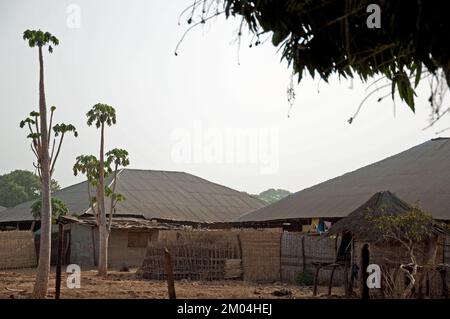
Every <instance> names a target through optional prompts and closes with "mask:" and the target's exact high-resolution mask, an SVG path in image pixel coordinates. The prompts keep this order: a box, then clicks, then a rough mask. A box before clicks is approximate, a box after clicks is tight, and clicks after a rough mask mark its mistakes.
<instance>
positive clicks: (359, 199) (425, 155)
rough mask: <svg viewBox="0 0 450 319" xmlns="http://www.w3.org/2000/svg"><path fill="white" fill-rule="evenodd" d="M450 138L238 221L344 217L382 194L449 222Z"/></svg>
mask: <svg viewBox="0 0 450 319" xmlns="http://www.w3.org/2000/svg"><path fill="white" fill-rule="evenodd" d="M449 158H450V139H449V138H438V139H433V140H430V141H428V142H425V143H422V144H420V145H417V146H415V147H413V148H410V149H409V150H406V151H404V152H402V153H400V154H397V155H394V156H391V157H388V158H386V159H384V160H382V161H379V162H376V163H374V164H371V165H368V166H365V167H362V168H360V169H358V170H356V171H353V172H350V173H347V174H344V175H342V176H339V177H336V178H333V179H330V180H328V181H326V182H323V183H320V184H317V185H315V186H312V187H310V188H307V189H304V190H301V191H299V192H297V193H294V194H291V195H289V196H287V197H285V198H283V199H282V200H280V201H278V202H275V203H273V204H271V205H268V206H265V207H263V208H260V209H258V210H255V211H253V212H250V213H248V214H245V215H242V216H240V217H239V218H238V219H237V220H236V221H239V222H245V221H271V220H286V219H302V218H321V217H322V218H341V217H344V216H347V214H348V213H349V212H352V211H354V210H355V209H357V208H358V206H359V205H361V203H363V202H364V201H366V200H367V199H368V198H370V196H372V195H373V194H375V193H376V192H379V191H380V190H386V189H388V190H390V191H392V192H394V193H395V194H397V195H398V196H399V197H400V198H402V199H404V200H406V201H408V202H409V203H416V202H419V203H420V206H421V207H422V208H423V209H424V210H425V211H426V212H427V213H429V214H431V215H432V216H433V218H435V219H438V220H450V209H449V207H450V187H448V185H449V181H450V160H449Z"/></svg>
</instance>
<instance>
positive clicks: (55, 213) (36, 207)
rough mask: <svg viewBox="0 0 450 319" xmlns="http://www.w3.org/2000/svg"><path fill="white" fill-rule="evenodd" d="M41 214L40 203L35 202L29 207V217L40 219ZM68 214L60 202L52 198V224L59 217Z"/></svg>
mask: <svg viewBox="0 0 450 319" xmlns="http://www.w3.org/2000/svg"><path fill="white" fill-rule="evenodd" d="M41 212H42V201H40V200H37V201H35V202H34V203H33V205H31V215H33V217H34V218H35V219H40V218H41ZM68 212H69V209H68V208H67V206H66V204H65V203H64V202H63V201H62V200H60V199H58V198H56V197H52V224H55V223H56V221H57V220H58V218H59V217H60V216H65V215H66V214H67V213H68Z"/></svg>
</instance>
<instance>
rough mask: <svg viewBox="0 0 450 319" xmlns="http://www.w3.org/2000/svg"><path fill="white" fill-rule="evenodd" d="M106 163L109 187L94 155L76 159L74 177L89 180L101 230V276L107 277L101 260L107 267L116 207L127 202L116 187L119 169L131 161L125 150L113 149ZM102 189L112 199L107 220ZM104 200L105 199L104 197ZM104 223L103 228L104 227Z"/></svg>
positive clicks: (93, 208) (89, 195)
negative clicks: (102, 182) (102, 232)
mask: <svg viewBox="0 0 450 319" xmlns="http://www.w3.org/2000/svg"><path fill="white" fill-rule="evenodd" d="M105 155H106V161H105V163H104V167H103V168H104V169H103V174H102V175H103V179H102V180H103V181H104V180H105V178H107V177H109V176H110V175H111V174H112V181H111V182H110V183H109V184H108V185H104V184H103V185H102V184H101V183H100V180H101V178H100V176H101V175H100V161H99V160H98V159H97V158H96V157H95V156H94V155H80V156H78V157H77V158H76V162H75V165H74V167H73V171H74V175H75V176H76V175H78V173H82V174H84V175H86V178H87V185H88V186H87V188H88V198H89V203H90V208H91V211H92V213H93V215H94V217H95V219H96V223H97V227H98V228H99V250H100V252H99V256H98V258H99V261H98V265H99V275H103V276H104V275H106V274H107V268H106V273H104V272H102V270H103V269H101V268H100V264H101V258H106V260H104V261H103V264H102V265H105V266H106V267H107V265H108V264H107V261H108V260H107V258H108V254H107V249H108V240H109V235H110V233H111V225H112V218H113V216H114V214H115V209H116V205H117V203H118V202H121V201H123V200H125V197H124V196H123V195H121V194H119V193H117V192H116V185H117V178H118V173H119V169H120V168H121V167H126V166H128V165H129V163H130V161H129V158H128V152H127V151H126V150H123V149H117V148H116V149H113V150H111V151H109V152H107V153H106V154H105ZM92 188H95V192H96V196H93V195H92ZM100 189H103V193H104V194H105V196H106V197H109V198H110V199H111V202H110V206H109V216H108V217H109V218H108V219H107V218H106V210H105V209H104V210H102V209H101V205H100V202H99V200H98V199H99V198H100V196H99V194H100V193H101V192H100ZM103 198H104V197H103ZM103 207H105V203H103ZM102 214H103V216H102ZM102 223H104V224H103V226H102ZM102 227H104V228H105V229H103V231H104V232H105V237H102V236H101V235H100V232H101V231H102ZM102 241H106V242H102ZM100 247H104V248H103V249H106V254H102V252H101V248H100Z"/></svg>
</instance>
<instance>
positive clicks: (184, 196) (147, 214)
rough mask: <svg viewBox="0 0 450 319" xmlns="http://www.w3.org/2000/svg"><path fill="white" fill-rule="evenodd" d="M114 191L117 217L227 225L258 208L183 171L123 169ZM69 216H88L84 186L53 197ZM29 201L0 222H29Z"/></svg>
mask: <svg viewBox="0 0 450 319" xmlns="http://www.w3.org/2000/svg"><path fill="white" fill-rule="evenodd" d="M116 191H117V192H118V193H120V194H122V195H124V196H125V197H126V200H125V201H123V202H121V203H119V204H118V205H117V208H116V215H117V216H134V217H143V218H146V219H165V220H173V221H190V222H204V223H210V222H229V221H231V220H232V219H234V218H236V217H237V216H240V215H242V214H244V213H246V212H249V211H252V210H255V209H257V208H260V207H262V206H263V205H264V204H263V202H262V201H260V200H258V199H256V198H253V197H251V196H249V195H248V194H246V193H243V192H239V191H236V190H234V189H231V188H228V187H225V186H222V185H219V184H215V183H212V182H210V181H207V180H205V179H202V178H200V177H197V176H194V175H191V174H187V173H184V172H167V171H154V170H136V169H123V170H121V171H120V173H119V176H118V182H117V186H116ZM54 197H56V198H59V199H61V200H62V201H63V202H65V203H66V204H67V206H68V208H69V213H70V214H71V215H73V216H82V215H85V216H89V215H92V214H91V212H90V209H89V205H88V196H87V184H86V182H83V183H79V184H76V185H73V186H70V187H66V188H64V189H62V190H60V191H58V192H56V193H55V194H54ZM31 204H32V203H31V202H26V203H23V204H20V205H18V206H16V207H14V208H11V209H8V210H6V211H4V212H2V213H0V222H16V221H29V220H32V216H31V214H30V206H31Z"/></svg>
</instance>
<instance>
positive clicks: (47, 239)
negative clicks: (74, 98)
mask: <svg viewBox="0 0 450 319" xmlns="http://www.w3.org/2000/svg"><path fill="white" fill-rule="evenodd" d="M39 113H40V122H41V123H40V124H41V137H40V139H41V148H40V154H39V157H40V162H39V165H40V168H41V179H42V180H41V182H42V185H41V187H42V188H41V192H42V206H41V207H42V209H41V236H40V244H39V262H38V267H37V272H36V282H35V285H34V289H33V295H32V296H33V298H45V297H46V296H47V287H48V277H49V274H50V255H51V231H52V230H51V226H52V205H51V183H50V181H51V176H50V156H49V153H48V127H47V125H48V124H47V105H46V103H45V91H44V60H43V57H42V47H39Z"/></svg>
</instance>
